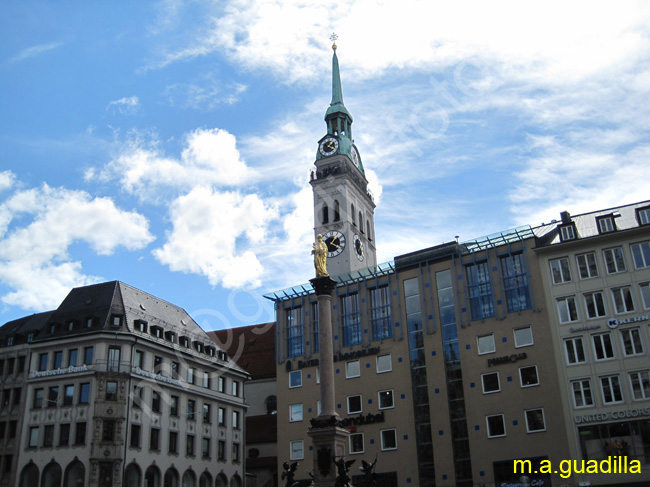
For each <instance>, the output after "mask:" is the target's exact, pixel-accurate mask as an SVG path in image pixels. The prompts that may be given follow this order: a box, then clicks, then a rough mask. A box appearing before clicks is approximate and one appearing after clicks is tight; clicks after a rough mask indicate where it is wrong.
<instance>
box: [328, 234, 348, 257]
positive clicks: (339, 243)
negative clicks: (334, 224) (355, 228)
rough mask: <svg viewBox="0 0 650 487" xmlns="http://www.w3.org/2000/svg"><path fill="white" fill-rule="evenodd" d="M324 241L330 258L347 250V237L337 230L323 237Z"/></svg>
mask: <svg viewBox="0 0 650 487" xmlns="http://www.w3.org/2000/svg"><path fill="white" fill-rule="evenodd" d="M323 241H324V242H325V245H327V256H328V257H336V256H337V255H339V254H340V253H341V252H343V249H344V248H345V235H343V234H342V233H341V232H337V231H336V230H331V231H329V232H327V233H326V234H325V235H323Z"/></svg>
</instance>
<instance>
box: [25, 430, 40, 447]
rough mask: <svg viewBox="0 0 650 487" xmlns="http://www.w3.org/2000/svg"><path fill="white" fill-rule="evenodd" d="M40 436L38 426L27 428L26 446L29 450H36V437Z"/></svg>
mask: <svg viewBox="0 0 650 487" xmlns="http://www.w3.org/2000/svg"><path fill="white" fill-rule="evenodd" d="M39 434H40V428H39V427H38V426H31V427H30V428H29V440H28V443H27V446H29V447H30V448H36V447H37V446H38V437H39Z"/></svg>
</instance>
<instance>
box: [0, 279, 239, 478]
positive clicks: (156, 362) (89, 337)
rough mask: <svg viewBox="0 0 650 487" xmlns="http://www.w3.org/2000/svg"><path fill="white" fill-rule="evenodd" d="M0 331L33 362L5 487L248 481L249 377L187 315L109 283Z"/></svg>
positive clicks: (6, 357) (77, 292)
mask: <svg viewBox="0 0 650 487" xmlns="http://www.w3.org/2000/svg"><path fill="white" fill-rule="evenodd" d="M0 336H1V339H2V340H3V345H4V347H3V348H2V349H0V352H1V354H0V363H3V364H4V367H5V368H6V367H8V363H9V361H10V360H12V358H13V357H14V355H16V354H17V353H18V355H19V356H25V357H26V362H25V364H26V368H25V372H24V374H22V376H21V377H20V379H21V381H22V382H21V384H22V385H21V389H22V391H24V398H25V399H24V401H23V403H22V404H21V413H20V414H21V418H22V421H21V422H20V423H19V425H18V426H17V427H16V429H17V431H16V433H15V436H14V437H13V438H10V439H11V440H13V442H12V443H11V445H12V448H13V449H12V455H13V457H12V462H14V463H13V465H14V466H13V467H12V469H13V470H12V475H13V478H15V483H13V484H9V483H8V484H7V485H17V486H20V487H28V486H29V487H32V486H34V485H41V486H47V487H49V486H53V487H54V486H60V485H64V486H66V487H73V486H82V485H83V486H93V487H94V486H98V487H115V486H120V485H124V486H129V487H139V486H142V485H144V486H145V487H163V486H165V487H176V486H181V485H182V486H183V487H195V486H199V487H209V486H213V485H214V486H217V487H226V486H230V487H233V486H235V487H239V486H243V485H244V473H245V463H244V455H243V451H244V435H245V430H244V417H245V413H246V404H245V400H244V395H243V389H244V388H243V385H244V382H245V380H246V379H247V377H248V374H247V373H246V372H244V371H243V370H242V369H241V368H240V367H238V366H237V365H236V364H235V363H234V362H232V361H230V360H229V358H228V356H227V354H226V353H225V352H224V351H223V350H222V349H220V348H218V347H217V345H216V344H215V343H214V342H213V341H212V340H211V339H210V337H209V336H208V335H207V334H206V333H205V332H204V331H203V330H202V329H201V328H200V327H199V326H198V325H197V324H196V323H195V322H194V320H193V319H192V318H191V317H190V316H189V315H188V314H187V313H186V312H185V311H183V310H182V309H181V308H178V307H176V306H174V305H172V304H171V303H168V302H166V301H163V300H161V299H158V298H156V297H154V296H152V295H149V294H147V293H144V292H142V291H140V290H137V289H135V288H133V287H130V286H128V285H126V284H124V283H121V282H119V281H115V282H107V283H103V284H97V285H93V286H87V287H82V288H75V289H73V290H72V291H71V292H70V294H69V295H68V297H67V298H66V299H65V300H64V301H63V302H62V303H61V305H60V306H59V307H58V308H57V309H56V310H54V311H52V312H48V313H42V314H39V315H34V316H33V317H27V318H25V319H22V320H17V321H16V322H11V323H8V324H6V325H4V326H3V327H2V328H0ZM16 350H18V352H16ZM23 353H24V355H23ZM17 380H18V377H13V384H12V385H14V384H15V383H16V382H17ZM7 384H9V382H7V376H6V375H5V377H4V381H3V384H2V386H3V391H4V390H7ZM15 389H16V387H15V386H13V387H12V390H13V391H14V392H13V394H15V393H16V392H15ZM22 393H23V392H21V394H22ZM0 421H3V419H0ZM10 421H11V419H10ZM5 431H6V426H5ZM6 437H9V435H6ZM6 444H7V443H6V442H5V445H6ZM6 457H7V454H6V453H5V461H6ZM4 478H5V477H4V476H3V479H4ZM3 482H4V480H3Z"/></svg>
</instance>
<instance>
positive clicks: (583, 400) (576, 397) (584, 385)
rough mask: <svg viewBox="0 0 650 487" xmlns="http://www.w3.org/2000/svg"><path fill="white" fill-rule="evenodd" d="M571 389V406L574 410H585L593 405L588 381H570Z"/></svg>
mask: <svg viewBox="0 0 650 487" xmlns="http://www.w3.org/2000/svg"><path fill="white" fill-rule="evenodd" d="M571 388H572V389H573V404H574V405H575V407H576V408H586V407H589V406H593V405H594V398H593V396H592V395H591V382H590V381H589V379H580V380H574V381H571Z"/></svg>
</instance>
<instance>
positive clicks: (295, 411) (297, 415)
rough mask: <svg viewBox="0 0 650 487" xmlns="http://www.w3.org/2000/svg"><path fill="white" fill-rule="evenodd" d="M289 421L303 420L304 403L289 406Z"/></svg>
mask: <svg viewBox="0 0 650 487" xmlns="http://www.w3.org/2000/svg"><path fill="white" fill-rule="evenodd" d="M289 421H290V422H292V423H293V422H295V421H302V404H292V405H290V406H289Z"/></svg>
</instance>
